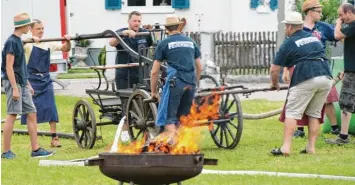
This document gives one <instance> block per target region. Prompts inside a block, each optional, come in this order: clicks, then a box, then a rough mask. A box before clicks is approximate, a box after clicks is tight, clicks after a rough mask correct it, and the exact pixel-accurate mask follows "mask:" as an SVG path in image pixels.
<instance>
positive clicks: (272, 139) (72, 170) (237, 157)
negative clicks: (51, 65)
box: [1, 95, 355, 185]
mask: <svg viewBox="0 0 355 185" xmlns="http://www.w3.org/2000/svg"><path fill="white" fill-rule="evenodd" d="M79 99H80V98H75V97H68V96H57V97H56V101H57V105H58V111H59V115H60V123H59V124H58V131H59V132H67V133H72V125H71V117H72V111H73V107H74V105H75V103H76V102H77V101H78V100H79ZM89 101H90V102H91V100H89ZM281 105H282V102H268V101H264V100H251V101H243V111H244V112H245V113H261V112H266V111H270V110H274V109H276V108H279V107H280V106H281ZM1 108H2V111H1V116H2V119H3V118H4V116H5V114H6V112H5V99H4V96H3V95H2V100H1ZM94 109H95V110H96V114H97V112H98V111H97V107H94ZM97 119H98V118H97ZM97 121H99V120H97ZM15 128H16V129H23V130H25V129H26V127H25V126H21V125H20V123H19V122H16V124H15ZM282 128H283V125H282V124H280V123H279V122H278V121H277V117H272V118H268V119H263V120H255V121H251V120H245V121H244V130H243V135H242V139H241V141H240V143H239V145H238V146H237V148H235V149H234V150H224V149H218V148H217V147H216V146H215V145H214V143H213V141H212V139H211V137H210V136H209V135H208V134H206V137H205V138H204V141H205V142H204V143H203V146H202V152H203V153H204V154H205V157H208V158H216V159H218V160H219V161H218V166H205V168H206V169H216V170H217V169H218V170H258V171H276V172H292V173H312V174H326V175H343V176H352V177H354V176H355V145H354V144H352V145H347V146H329V145H327V144H325V143H324V138H326V137H334V136H331V135H328V134H326V135H323V134H322V135H321V136H320V138H319V140H318V142H317V154H316V155H301V154H298V152H299V151H300V150H302V149H303V148H304V147H305V144H306V139H295V140H294V142H293V153H292V155H291V157H287V158H285V157H273V156H271V155H269V151H270V150H271V148H273V147H279V146H280V144H281V142H282ZM206 129H207V128H206ZM39 130H43V131H48V130H49V126H48V124H41V125H39ZM101 130H102V133H103V134H102V135H103V141H102V140H100V141H97V142H96V144H95V146H94V148H93V149H91V150H83V149H79V148H78V147H77V145H76V143H75V141H74V140H68V139H61V142H62V145H63V147H62V148H60V149H56V155H54V156H51V157H49V158H47V159H49V160H50V159H53V160H71V159H77V158H84V157H91V156H94V155H96V154H98V153H100V152H104V151H106V150H108V148H109V146H110V144H111V142H112V141H113V138H114V134H115V133H114V132H115V131H116V127H115V126H104V127H102V128H101ZM98 135H101V132H100V128H98ZM354 140H355V138H354V137H352V138H351V142H352V143H354ZM39 141H40V144H41V145H42V146H43V147H45V148H49V147H48V146H49V143H50V138H49V137H40V138H39ZM12 143H13V145H12V150H13V151H14V152H15V153H16V155H17V158H16V159H15V160H2V162H1V165H2V166H1V172H2V173H1V179H2V181H1V184H3V185H10V184H11V185H12V184H16V185H17V184H26V185H27V184H28V185H32V184H33V185H42V184H43V185H52V184H70V185H80V184H86V185H94V184H112V185H116V184H117V182H116V181H114V180H111V179H109V178H107V177H105V176H104V175H102V174H101V173H100V171H99V169H98V168H97V167H42V166H39V165H38V163H39V159H31V158H30V150H31V148H30V143H29V137H28V136H19V135H14V136H13V141H12ZM183 184H197V185H202V184H211V185H212V184H213V185H214V184H220V185H227V184H263V185H264V184H344V185H345V184H354V182H352V181H339V180H336V181H335V180H324V179H305V178H304V179H301V178H288V177H272V176H246V175H245V176H242V175H199V176H197V177H195V178H193V179H191V180H188V181H185V182H183Z"/></svg>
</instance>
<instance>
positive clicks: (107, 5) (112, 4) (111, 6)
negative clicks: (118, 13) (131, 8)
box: [105, 0, 122, 10]
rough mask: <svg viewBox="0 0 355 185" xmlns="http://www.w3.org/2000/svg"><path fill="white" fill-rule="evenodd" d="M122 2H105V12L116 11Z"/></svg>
mask: <svg viewBox="0 0 355 185" xmlns="http://www.w3.org/2000/svg"><path fill="white" fill-rule="evenodd" d="M121 7H122V0H105V9H106V10H116V9H121Z"/></svg>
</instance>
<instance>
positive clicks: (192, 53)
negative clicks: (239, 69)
mask: <svg viewBox="0 0 355 185" xmlns="http://www.w3.org/2000/svg"><path fill="white" fill-rule="evenodd" d="M180 23H181V22H180V20H179V18H178V17H177V16H175V15H170V16H167V18H166V24H165V28H166V30H167V32H168V35H169V36H168V37H167V38H166V39H164V40H163V41H161V42H160V43H159V44H158V46H157V48H156V50H155V56H154V63H153V68H152V71H151V76H150V81H151V94H152V97H155V98H158V99H159V95H158V92H157V91H156V90H157V80H158V75H159V71H160V64H161V63H162V62H163V61H166V62H167V64H168V71H167V79H166V83H165V85H164V88H163V92H162V95H161V99H160V103H159V107H158V116H157V122H156V126H157V127H160V128H162V129H164V128H165V130H166V131H167V133H168V136H169V137H170V138H171V139H173V137H174V135H175V133H176V126H177V125H178V123H179V118H180V116H183V115H187V114H189V112H190V108H191V105H192V101H193V98H194V95H195V89H196V84H197V82H198V80H199V79H200V75H201V70H202V66H201V63H200V56H201V53H200V50H199V48H198V46H197V45H196V43H195V42H194V41H193V40H192V39H191V38H189V37H186V36H184V35H181V33H180V32H179V30H178V27H179V24H180Z"/></svg>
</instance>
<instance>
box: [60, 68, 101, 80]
mask: <svg viewBox="0 0 355 185" xmlns="http://www.w3.org/2000/svg"><path fill="white" fill-rule="evenodd" d="M57 78H58V79H82V78H98V76H97V73H96V72H95V70H93V69H82V68H72V69H69V70H68V73H61V74H58V76H57Z"/></svg>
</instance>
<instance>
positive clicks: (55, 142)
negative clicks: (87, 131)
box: [51, 137, 62, 148]
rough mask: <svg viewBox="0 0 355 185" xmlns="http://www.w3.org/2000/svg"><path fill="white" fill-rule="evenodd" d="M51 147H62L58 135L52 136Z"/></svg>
mask: <svg viewBox="0 0 355 185" xmlns="http://www.w3.org/2000/svg"><path fill="white" fill-rule="evenodd" d="M51 147H54V148H60V147H62V145H61V144H60V141H59V138H58V137H55V138H52V141H51Z"/></svg>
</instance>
